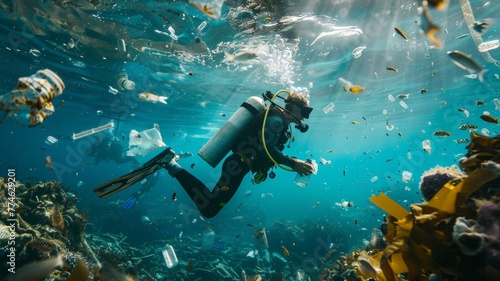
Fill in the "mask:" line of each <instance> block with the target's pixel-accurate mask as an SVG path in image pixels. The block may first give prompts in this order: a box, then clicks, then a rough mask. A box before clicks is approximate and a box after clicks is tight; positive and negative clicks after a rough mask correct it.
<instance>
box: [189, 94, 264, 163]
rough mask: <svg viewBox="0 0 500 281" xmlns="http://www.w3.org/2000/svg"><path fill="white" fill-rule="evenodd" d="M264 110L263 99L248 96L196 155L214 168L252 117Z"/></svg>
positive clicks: (244, 129)
mask: <svg viewBox="0 0 500 281" xmlns="http://www.w3.org/2000/svg"><path fill="white" fill-rule="evenodd" d="M264 110H266V104H265V103H264V100H263V99H261V98H260V97H257V96H252V97H250V98H248V99H247V100H246V101H245V102H244V103H242V104H241V106H240V108H238V110H236V112H235V113H234V114H233V115H232V116H231V117H230V118H229V119H228V120H227V121H226V123H224V125H223V126H222V128H220V129H219V131H217V133H215V135H214V136H213V137H212V138H211V139H210V140H208V142H207V143H206V144H205V145H204V146H203V147H202V148H201V149H200V150H199V151H198V155H199V156H200V157H201V158H203V160H205V162H207V163H208V164H210V166H212V167H214V168H215V167H216V166H217V165H218V164H219V163H220V161H221V160H222V159H223V158H224V157H225V156H226V155H227V153H228V152H229V151H230V150H231V145H232V144H233V143H234V142H235V141H236V140H237V139H238V137H239V136H240V135H241V134H242V133H244V132H245V131H246V129H247V127H248V125H249V124H250V123H251V122H252V120H253V118H254V117H255V116H256V115H257V114H258V113H259V112H261V111H264Z"/></svg>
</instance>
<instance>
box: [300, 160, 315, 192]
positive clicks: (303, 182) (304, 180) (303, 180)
mask: <svg viewBox="0 0 500 281" xmlns="http://www.w3.org/2000/svg"><path fill="white" fill-rule="evenodd" d="M306 163H309V164H311V165H312V166H313V174H316V173H317V170H318V164H317V163H316V161H314V160H311V159H306ZM310 179H311V175H301V174H299V173H297V175H296V176H295V184H296V185H298V186H300V187H306V186H307V185H308V184H309V180H310Z"/></svg>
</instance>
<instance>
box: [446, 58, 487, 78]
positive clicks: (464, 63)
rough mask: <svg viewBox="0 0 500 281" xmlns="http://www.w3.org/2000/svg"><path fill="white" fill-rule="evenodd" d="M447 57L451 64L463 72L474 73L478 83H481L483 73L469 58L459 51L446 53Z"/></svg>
mask: <svg viewBox="0 0 500 281" xmlns="http://www.w3.org/2000/svg"><path fill="white" fill-rule="evenodd" d="M447 54H448V56H450V58H451V60H452V61H453V63H455V64H456V65H457V66H459V67H460V68H462V69H463V70H467V71H469V73H473V72H476V73H477V77H478V78H479V81H481V82H483V73H484V72H485V70H484V69H482V68H481V67H480V66H479V65H478V64H477V63H476V62H475V61H473V60H472V59H471V58H470V57H469V56H467V55H466V54H464V53H462V52H460V51H448V52H447Z"/></svg>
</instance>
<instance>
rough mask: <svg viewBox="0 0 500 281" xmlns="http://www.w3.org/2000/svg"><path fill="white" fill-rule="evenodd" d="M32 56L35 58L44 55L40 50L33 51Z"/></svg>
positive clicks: (31, 51)
mask: <svg viewBox="0 0 500 281" xmlns="http://www.w3.org/2000/svg"><path fill="white" fill-rule="evenodd" d="M30 54H32V55H33V56H34V57H39V56H41V55H42V53H41V52H40V51H39V50H38V49H31V50H30Z"/></svg>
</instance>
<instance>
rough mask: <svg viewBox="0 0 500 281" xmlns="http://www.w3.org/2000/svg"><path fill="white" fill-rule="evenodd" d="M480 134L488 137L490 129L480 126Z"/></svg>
mask: <svg viewBox="0 0 500 281" xmlns="http://www.w3.org/2000/svg"><path fill="white" fill-rule="evenodd" d="M481 134H483V135H484V136H486V137H489V136H490V130H488V129H486V128H482V129H481Z"/></svg>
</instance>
